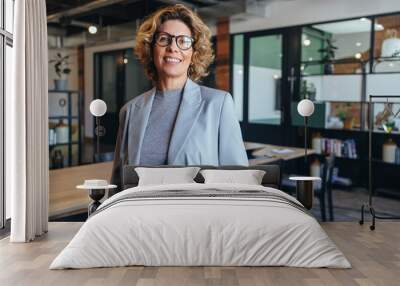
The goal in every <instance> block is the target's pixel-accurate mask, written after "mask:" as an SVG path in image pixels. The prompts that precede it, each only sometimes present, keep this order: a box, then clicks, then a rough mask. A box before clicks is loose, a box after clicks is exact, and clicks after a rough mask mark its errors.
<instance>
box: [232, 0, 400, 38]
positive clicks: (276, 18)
mask: <svg viewBox="0 0 400 286" xmlns="http://www.w3.org/2000/svg"><path fill="white" fill-rule="evenodd" d="M396 11H400V1H399V0H295V1H274V2H271V3H270V4H269V5H268V6H267V7H266V9H265V14H266V16H265V17H263V18H261V17H259V18H255V19H251V20H247V21H238V22H235V21H233V20H231V25H230V32H231V33H239V32H247V31H255V30H265V29H272V28H279V27H287V26H295V25H301V24H308V23H316V22H324V21H330V20H339V19H345V18H352V17H361V16H366V15H373V14H384V13H393V12H396Z"/></svg>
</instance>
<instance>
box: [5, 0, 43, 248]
mask: <svg viewBox="0 0 400 286" xmlns="http://www.w3.org/2000/svg"><path fill="white" fill-rule="evenodd" d="M14 27H15V28H14V29H15V30H14V48H13V52H14V63H15V65H14V71H13V77H12V78H13V83H12V84H13V87H14V88H13V90H14V94H12V95H11V97H9V98H6V106H7V110H6V166H7V169H8V170H7V175H6V187H7V188H11V194H12V195H11V237H10V241H12V242H28V241H31V240H33V239H35V237H36V236H40V235H42V234H43V233H44V232H47V227H48V191H49V168H48V166H49V162H48V160H49V159H48V145H47V136H48V133H47V132H48V131H47V130H48V118H47V114H48V101H47V97H48V96H47V77H48V75H47V67H48V59H47V19H46V2H45V0H17V1H15V18H14Z"/></svg>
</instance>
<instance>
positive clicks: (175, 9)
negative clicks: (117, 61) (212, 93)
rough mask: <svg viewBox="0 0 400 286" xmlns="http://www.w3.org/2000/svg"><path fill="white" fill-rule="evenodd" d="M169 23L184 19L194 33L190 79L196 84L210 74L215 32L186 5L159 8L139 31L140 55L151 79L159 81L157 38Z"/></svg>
mask: <svg viewBox="0 0 400 286" xmlns="http://www.w3.org/2000/svg"><path fill="white" fill-rule="evenodd" d="M167 20H180V21H182V22H183V23H184V24H186V25H187V26H188V28H189V29H190V31H191V32H192V38H193V39H194V43H193V46H192V49H193V55H192V63H191V64H190V66H189V69H188V76H189V78H190V79H191V80H193V81H199V80H200V79H201V78H202V77H205V76H207V75H208V71H207V68H208V66H209V65H210V64H211V63H212V61H213V60H214V53H213V48H212V44H211V41H210V38H211V31H210V29H209V28H208V27H207V25H206V24H204V22H203V21H202V20H201V19H200V17H199V16H198V15H197V14H196V13H195V12H193V11H192V10H191V9H189V8H187V7H186V6H184V5H182V4H176V5H173V6H168V7H165V8H162V9H159V10H157V11H156V12H154V13H153V14H151V15H150V16H149V17H148V18H146V20H145V21H144V22H143V23H142V24H141V25H140V27H139V29H138V30H137V36H136V45H135V49H134V50H135V54H136V56H137V57H138V59H139V61H140V62H141V63H142V65H143V66H144V69H145V71H146V74H147V76H148V77H149V78H150V79H151V80H153V81H154V82H156V81H157V80H158V76H157V70H156V67H155V65H154V61H153V38H154V34H155V33H156V31H157V30H158V28H159V27H160V25H162V24H163V23H164V22H165V21H167Z"/></svg>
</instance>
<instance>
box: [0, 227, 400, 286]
mask: <svg viewBox="0 0 400 286" xmlns="http://www.w3.org/2000/svg"><path fill="white" fill-rule="evenodd" d="M81 225H82V224H81V223H71V222H64V223H63V222H54V223H50V227H49V233H48V234H47V235H45V236H43V237H42V238H40V239H38V240H36V241H34V242H32V243H27V244H10V243H9V241H8V238H5V239H3V240H1V241H0V285H2V286H8V285H12V286H17V285H30V286H34V285H52V286H55V285H57V286H61V285H68V286H74V285H137V286H139V285H140V286H153V285H160V286H161V285H167V286H179V285H202V286H203V285H204V286H206V285H226V286H235V285H242V286H253V285H255V286H261V285H290V286H292V285H346V286H347V285H349V286H351V285H362V286H364V285H365V286H367V285H368V286H370V285H385V286H390V285H400V278H399V273H400V222H378V225H377V229H376V231H374V232H372V231H370V230H369V228H368V225H364V226H359V225H358V224H357V223H354V222H335V223H325V224H323V228H324V229H325V230H326V231H327V233H328V234H329V236H330V237H331V238H332V240H333V241H335V243H336V244H337V245H338V246H339V248H340V249H341V250H342V251H343V252H344V254H345V255H346V257H347V258H348V259H349V260H350V262H351V263H352V266H353V268H352V269H347V270H344V269H305V268H289V267H121V268H100V269H86V270H48V267H49V265H50V263H51V261H52V260H53V259H54V258H55V256H56V255H57V254H58V253H59V252H60V251H61V250H62V249H63V247H65V246H66V244H67V243H68V241H70V239H71V238H72V237H73V235H74V234H75V233H76V232H77V230H78V229H79V227H80V226H81Z"/></svg>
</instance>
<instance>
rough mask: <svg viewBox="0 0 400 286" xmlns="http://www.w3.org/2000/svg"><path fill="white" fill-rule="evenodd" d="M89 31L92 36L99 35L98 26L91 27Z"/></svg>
mask: <svg viewBox="0 0 400 286" xmlns="http://www.w3.org/2000/svg"><path fill="white" fill-rule="evenodd" d="M88 31H89V33H90V34H96V33H97V27H96V26H89V28H88Z"/></svg>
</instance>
